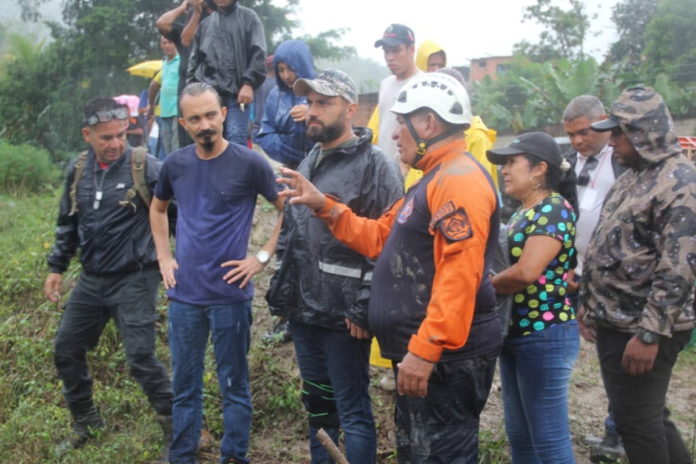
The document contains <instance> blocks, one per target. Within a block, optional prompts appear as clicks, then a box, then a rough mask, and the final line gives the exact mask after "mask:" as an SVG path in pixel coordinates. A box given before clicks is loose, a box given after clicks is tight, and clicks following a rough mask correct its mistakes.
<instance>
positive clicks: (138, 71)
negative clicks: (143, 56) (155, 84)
mask: <svg viewBox="0 0 696 464" xmlns="http://www.w3.org/2000/svg"><path fill="white" fill-rule="evenodd" d="M161 69H162V60H150V61H143V62H142V63H138V64H134V65H133V66H131V67H130V68H128V69H126V71H128V72H129V73H130V74H131V75H132V76H142V77H147V78H148V79H152V78H153V77H155V74H157V73H158V72H159V71H160V70H161Z"/></svg>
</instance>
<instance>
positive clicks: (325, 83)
mask: <svg viewBox="0 0 696 464" xmlns="http://www.w3.org/2000/svg"><path fill="white" fill-rule="evenodd" d="M292 90H293V92H295V95H298V96H300V97H305V96H307V93H309V91H310V90H313V91H315V92H316V93H319V94H322V95H325V96H327V97H343V98H344V99H346V101H348V103H357V102H358V88H357V87H356V86H355V82H353V79H351V78H350V76H349V75H348V74H346V73H344V72H343V71H339V70H338V69H333V68H329V69H327V70H325V71H322V72H320V73H319V74H317V77H315V78H314V79H304V78H303V79H297V80H296V81H295V85H293V86H292Z"/></svg>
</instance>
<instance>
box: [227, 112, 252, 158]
mask: <svg viewBox="0 0 696 464" xmlns="http://www.w3.org/2000/svg"><path fill="white" fill-rule="evenodd" d="M250 106H251V105H246V107H245V108H244V111H242V109H241V108H240V107H239V104H238V103H236V102H235V103H232V104H231V105H229V106H228V107H227V117H226V118H225V129H224V136H225V139H227V141H228V142H233V143H237V144H239V145H243V146H245V147H246V146H247V131H248V130H249V113H250V111H251V109H250Z"/></svg>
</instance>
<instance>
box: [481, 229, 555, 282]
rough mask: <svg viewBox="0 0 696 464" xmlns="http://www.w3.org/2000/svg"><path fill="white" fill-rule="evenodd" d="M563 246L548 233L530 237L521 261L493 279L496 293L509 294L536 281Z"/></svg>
mask: <svg viewBox="0 0 696 464" xmlns="http://www.w3.org/2000/svg"><path fill="white" fill-rule="evenodd" d="M561 246H562V243H561V242H559V241H558V240H556V239H555V238H553V237H549V236H546V235H534V236H532V237H529V238H528V239H527V242H526V243H525V245H524V249H523V250H522V255H521V256H520V259H519V261H517V263H515V264H513V265H512V266H510V267H509V268H507V269H505V270H504V271H502V272H501V273H499V274H497V275H495V276H493V278H492V279H491V283H492V284H493V287H495V291H496V293H499V294H501V295H509V294H511V293H515V292H519V291H521V290H524V289H525V288H527V287H528V286H529V285H531V284H533V283H534V282H536V280H537V279H538V278H539V276H541V273H542V272H544V269H545V268H546V266H547V265H548V264H549V263H550V262H551V260H553V258H554V257H555V256H556V255H557V254H558V252H559V250H560V249H561Z"/></svg>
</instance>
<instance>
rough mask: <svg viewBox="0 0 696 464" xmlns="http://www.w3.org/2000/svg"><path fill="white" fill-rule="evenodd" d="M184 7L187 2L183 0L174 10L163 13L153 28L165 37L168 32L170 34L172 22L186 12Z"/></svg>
mask: <svg viewBox="0 0 696 464" xmlns="http://www.w3.org/2000/svg"><path fill="white" fill-rule="evenodd" d="M186 6H187V1H186V0H184V1H183V2H181V5H179V6H177V7H176V8H173V9H171V10H169V11H167V12H166V13H164V14H163V15H162V16H160V17H159V18H157V22H156V23H155V27H157V30H158V31H159V32H160V34H162V35H165V36H166V35H167V34H169V33H170V32H172V27H173V26H174V21H176V19H177V18H178V17H179V16H181V15H182V14H184V13H185V12H186Z"/></svg>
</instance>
